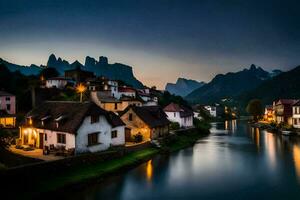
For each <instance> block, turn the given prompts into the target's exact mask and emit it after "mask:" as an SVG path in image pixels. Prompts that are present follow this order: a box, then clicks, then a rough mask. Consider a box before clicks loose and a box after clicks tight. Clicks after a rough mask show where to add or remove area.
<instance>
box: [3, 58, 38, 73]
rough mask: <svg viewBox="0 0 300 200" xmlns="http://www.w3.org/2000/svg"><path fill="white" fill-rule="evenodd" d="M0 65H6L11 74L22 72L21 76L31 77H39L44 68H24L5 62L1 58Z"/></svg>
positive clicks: (34, 66) (32, 66)
mask: <svg viewBox="0 0 300 200" xmlns="http://www.w3.org/2000/svg"><path fill="white" fill-rule="evenodd" d="M0 64H3V65H5V66H6V67H7V68H8V69H9V70H10V71H11V72H16V71H20V72H21V74H23V75H26V76H29V75H37V74H39V73H40V72H41V71H42V69H43V67H42V66H40V67H39V66H37V65H33V64H32V65H30V66H23V65H16V64H13V63H10V62H8V61H6V60H3V59H2V58H0Z"/></svg>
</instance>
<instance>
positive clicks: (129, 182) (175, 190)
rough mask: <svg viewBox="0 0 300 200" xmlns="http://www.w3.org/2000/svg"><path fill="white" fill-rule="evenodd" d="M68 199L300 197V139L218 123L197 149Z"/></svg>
mask: <svg viewBox="0 0 300 200" xmlns="http://www.w3.org/2000/svg"><path fill="white" fill-rule="evenodd" d="M66 196H67V199H143V200H144V199H272V200H273V199H292V198H293V199H299V198H300V141H299V138H291V137H284V136H280V135H275V134H272V133H269V132H267V131H260V130H259V129H255V128H251V127H249V126H248V124H247V122H243V121H236V120H235V121H227V122H224V123H213V124H212V133H211V135H210V136H208V137H206V138H203V139H201V140H199V142H198V143H197V144H196V145H195V146H194V147H192V148H188V149H184V150H181V151H179V152H175V153H173V154H171V155H160V156H157V157H155V158H153V159H152V160H150V161H148V162H146V163H144V164H142V165H140V166H139V167H137V168H135V169H133V170H131V171H129V172H128V173H125V174H124V175H121V176H119V177H112V178H110V179H108V180H106V181H104V182H102V183H101V184H95V185H94V186H91V187H89V188H87V189H85V190H84V191H83V192H80V193H79V194H78V193H76V192H74V193H72V194H66Z"/></svg>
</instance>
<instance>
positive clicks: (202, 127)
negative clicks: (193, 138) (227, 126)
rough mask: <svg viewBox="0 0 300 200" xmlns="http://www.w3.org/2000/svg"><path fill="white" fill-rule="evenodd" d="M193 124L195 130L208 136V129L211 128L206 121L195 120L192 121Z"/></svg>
mask: <svg viewBox="0 0 300 200" xmlns="http://www.w3.org/2000/svg"><path fill="white" fill-rule="evenodd" d="M193 123H194V126H195V128H197V129H198V130H199V131H201V132H202V133H205V134H209V129H210V128H211V125H210V123H208V122H206V121H202V120H199V119H197V118H194V119H193Z"/></svg>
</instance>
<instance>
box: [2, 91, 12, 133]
mask: <svg viewBox="0 0 300 200" xmlns="http://www.w3.org/2000/svg"><path fill="white" fill-rule="evenodd" d="M15 114H16V97H15V96H14V95H12V94H10V93H8V92H5V91H0V128H13V127H15V125H16V117H15Z"/></svg>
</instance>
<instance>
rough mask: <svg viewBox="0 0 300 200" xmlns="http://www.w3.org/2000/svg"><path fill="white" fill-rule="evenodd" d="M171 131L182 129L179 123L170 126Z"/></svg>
mask: <svg viewBox="0 0 300 200" xmlns="http://www.w3.org/2000/svg"><path fill="white" fill-rule="evenodd" d="M170 129H171V130H178V129H180V125H179V123H178V122H172V123H171V124H170Z"/></svg>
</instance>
